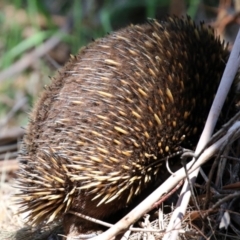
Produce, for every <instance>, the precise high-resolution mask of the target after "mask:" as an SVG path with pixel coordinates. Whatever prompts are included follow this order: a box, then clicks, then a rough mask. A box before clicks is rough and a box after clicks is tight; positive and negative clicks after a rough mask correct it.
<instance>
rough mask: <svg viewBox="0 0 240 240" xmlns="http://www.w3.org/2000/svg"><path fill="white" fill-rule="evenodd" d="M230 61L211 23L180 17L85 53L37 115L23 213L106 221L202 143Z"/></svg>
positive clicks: (27, 143) (25, 152) (133, 29)
mask: <svg viewBox="0 0 240 240" xmlns="http://www.w3.org/2000/svg"><path fill="white" fill-rule="evenodd" d="M227 58H228V51H227V49H226V46H225V45H224V43H222V42H221V41H220V40H219V38H215V37H214V32H213V29H212V28H210V27H206V26H204V25H203V24H200V25H199V26H197V25H195V23H194V22H193V21H192V20H191V19H189V18H186V19H180V18H175V17H174V18H171V17H169V18H167V19H166V21H164V22H158V21H156V20H151V21H149V22H148V23H146V24H144V25H134V26H129V27H127V28H125V29H122V30H119V31H117V32H114V33H112V34H110V35H109V36H107V37H105V38H102V39H99V40H96V41H95V42H93V43H90V44H89V45H88V46H87V47H85V48H83V49H81V50H80V52H79V54H78V55H77V56H76V57H72V58H71V59H70V61H69V62H68V63H67V65H66V66H65V67H64V68H63V69H62V70H60V72H59V73H58V75H57V76H56V77H55V78H54V79H53V80H52V83H51V85H50V86H49V87H47V89H46V90H45V91H44V93H43V94H42V96H41V97H40V99H39V101H38V103H37V104H36V106H35V107H34V110H33V111H32V114H31V121H30V123H29V125H28V127H27V131H26V135H25V137H24V140H23V148H22V151H21V153H20V156H19V159H20V161H21V170H20V171H19V176H18V182H19V183H18V187H19V189H20V190H21V192H20V193H19V194H18V196H17V197H18V198H19V203H20V204H21V208H22V209H21V211H22V212H25V211H29V221H30V222H31V223H33V224H39V223H40V222H43V221H48V222H50V221H53V220H55V219H61V218H62V217H63V218H64V216H65V215H64V214H65V213H66V212H68V211H69V210H73V211H76V212H79V213H82V214H86V215H88V216H91V217H95V218H98V219H103V218H105V217H107V216H111V215H113V214H114V213H115V212H116V211H117V210H119V209H123V208H124V207H125V206H126V205H128V204H130V203H131V202H133V201H134V199H135V198H136V197H137V196H138V195H139V194H141V192H142V191H143V190H144V189H147V188H148V187H149V186H150V185H151V184H152V183H153V182H154V181H155V180H156V179H157V178H158V177H159V175H160V174H161V171H162V169H164V167H165V166H164V164H165V163H162V162H161V161H159V159H162V158H164V157H166V156H169V155H171V154H173V153H175V152H176V151H177V150H178V148H179V147H180V146H181V147H185V146H187V143H188V142H191V143H192V144H193V145H194V144H196V140H197V139H198V137H199V134H200V133H201V131H202V128H203V126H204V122H205V120H206V117H207V114H208V112H209V109H210V106H211V103H212V101H213V98H214V94H215V93H216V90H217V87H218V84H219V81H220V77H221V75H222V73H223V70H224V67H225V64H226V61H227ZM68 217H69V216H68ZM68 224H69V225H72V226H74V225H76V227H79V228H81V226H78V223H77V221H76V218H75V217H73V218H71V217H70V218H69V219H68Z"/></svg>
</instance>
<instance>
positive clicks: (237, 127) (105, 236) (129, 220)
mask: <svg viewBox="0 0 240 240" xmlns="http://www.w3.org/2000/svg"><path fill="white" fill-rule="evenodd" d="M238 117H239V116H238ZM237 131H240V121H238V122H236V123H235V124H234V125H233V126H232V127H231V128H230V129H229V131H228V132H227V134H226V135H224V136H223V137H222V138H220V139H219V140H218V141H217V142H216V143H214V144H213V145H212V146H210V147H209V148H207V149H206V150H205V151H204V152H203V153H202V155H201V156H200V157H199V158H198V160H197V161H196V162H195V160H192V161H191V162H189V163H188V164H187V169H189V167H191V170H190V173H191V172H193V171H194V170H196V169H197V168H198V167H200V166H201V165H202V164H203V163H205V162H206V161H207V160H208V159H209V158H210V157H212V156H213V155H214V154H215V153H216V152H217V151H218V150H219V149H220V147H222V145H223V144H224V143H225V144H227V143H228V139H229V137H230V136H232V135H234V136H235V134H236V132H237ZM239 135H240V132H238V137H239ZM194 162H195V164H194V165H193V163H194ZM184 177H185V170H184V168H181V169H180V170H178V171H177V172H176V173H175V174H174V175H171V176H170V177H169V178H168V179H167V180H166V181H165V182H164V183H163V184H162V185H161V186H160V187H159V188H158V189H156V190H155V191H154V192H153V193H152V194H151V195H149V196H148V197H147V198H146V199H145V200H144V201H142V202H141V203H140V204H139V205H138V206H137V207H135V208H134V209H133V210H132V211H131V212H130V213H128V214H127V215H126V216H125V217H124V218H122V219H121V220H120V221H119V222H117V223H116V224H115V225H114V226H112V227H111V228H110V229H108V230H107V231H105V232H104V233H102V234H100V235H99V236H97V237H94V238H91V240H109V239H111V238H113V237H114V236H116V235H117V234H118V233H120V232H123V231H124V230H126V229H127V228H128V227H129V226H130V225H131V224H133V223H134V222H136V221H137V220H138V219H139V218H140V217H141V216H142V215H143V214H144V213H147V212H149V211H150V210H151V209H152V207H153V206H154V204H155V202H157V201H158V200H159V198H160V197H161V196H163V194H164V193H166V192H169V191H170V190H171V189H172V188H173V187H174V186H175V185H176V184H177V183H178V182H180V181H181V180H182V179H183V178H184ZM180 214H182V213H180ZM170 231H171V232H172V229H171V230H170Z"/></svg>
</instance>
